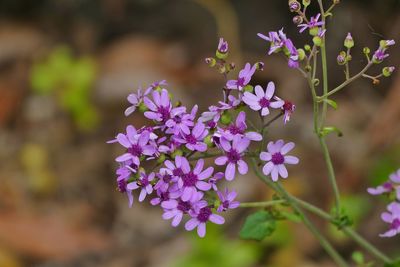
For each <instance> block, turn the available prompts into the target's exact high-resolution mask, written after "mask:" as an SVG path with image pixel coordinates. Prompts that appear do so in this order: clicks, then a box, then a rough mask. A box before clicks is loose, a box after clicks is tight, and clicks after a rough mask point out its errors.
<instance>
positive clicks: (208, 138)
mask: <svg viewBox="0 0 400 267" xmlns="http://www.w3.org/2000/svg"><path fill="white" fill-rule="evenodd" d="M204 143H206V145H207V146H208V147H214V142H213V140H212V135H207V136H206V138H204Z"/></svg>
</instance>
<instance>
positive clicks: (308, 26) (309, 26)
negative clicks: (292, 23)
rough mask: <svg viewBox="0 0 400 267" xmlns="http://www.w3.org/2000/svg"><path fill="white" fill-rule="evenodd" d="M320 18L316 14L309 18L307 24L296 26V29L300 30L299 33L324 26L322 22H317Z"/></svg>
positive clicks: (319, 15)
mask: <svg viewBox="0 0 400 267" xmlns="http://www.w3.org/2000/svg"><path fill="white" fill-rule="evenodd" d="M320 17H321V14H320V13H318V14H317V16H315V17H311V19H310V21H309V22H308V23H303V24H300V25H298V27H300V28H301V29H300V33H302V32H304V31H305V30H307V29H312V28H315V27H319V26H322V25H324V22H323V21H318V20H319V18H320Z"/></svg>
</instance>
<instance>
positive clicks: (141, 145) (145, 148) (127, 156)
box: [111, 125, 156, 166]
mask: <svg viewBox="0 0 400 267" xmlns="http://www.w3.org/2000/svg"><path fill="white" fill-rule="evenodd" d="M149 140H150V133H149V132H148V131H144V132H142V133H140V134H139V133H138V132H137V131H136V129H135V127H133V126H131V125H129V126H128V127H126V134H122V133H120V134H118V135H117V137H116V141H117V142H118V143H120V144H121V145H122V146H123V147H125V148H126V149H127V151H126V152H125V153H124V154H123V155H121V156H119V157H117V158H116V159H115V161H117V162H121V163H122V162H126V161H129V160H131V161H132V162H133V164H135V165H136V166H139V165H140V157H141V156H142V155H145V156H152V155H153V154H154V153H155V152H156V149H155V148H154V146H152V145H149ZM111 142H114V140H112V141H111Z"/></svg>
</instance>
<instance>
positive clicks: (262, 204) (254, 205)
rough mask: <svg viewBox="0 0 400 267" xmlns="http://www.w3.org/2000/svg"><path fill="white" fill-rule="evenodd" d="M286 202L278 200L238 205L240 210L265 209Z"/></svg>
mask: <svg viewBox="0 0 400 267" xmlns="http://www.w3.org/2000/svg"><path fill="white" fill-rule="evenodd" d="M285 202H286V200H283V199H279V200H271V201H264V202H244V203H240V206H239V207H241V208H265V207H270V206H275V205H277V204H282V203H285Z"/></svg>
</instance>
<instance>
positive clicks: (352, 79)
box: [318, 62, 373, 102]
mask: <svg viewBox="0 0 400 267" xmlns="http://www.w3.org/2000/svg"><path fill="white" fill-rule="evenodd" d="M372 65H373V63H372V62H368V64H367V65H366V66H365V67H364V68H363V69H362V70H361V71H360V72H359V73H357V74H356V75H354V76H353V77H351V78H350V79H348V80H347V81H345V82H343V83H342V84H341V85H339V86H337V87H336V88H334V89H333V90H331V91H329V92H328V93H324V95H322V96H320V97H319V98H318V100H319V102H321V101H323V99H326V98H328V97H329V96H331V95H333V94H335V93H337V92H338V91H340V90H342V89H343V88H344V87H346V86H347V85H348V84H350V83H352V82H353V81H354V80H356V79H358V78H360V77H361V76H362V75H363V74H364V73H365V72H366V71H367V70H368V69H369V68H370V67H371V66H372Z"/></svg>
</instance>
